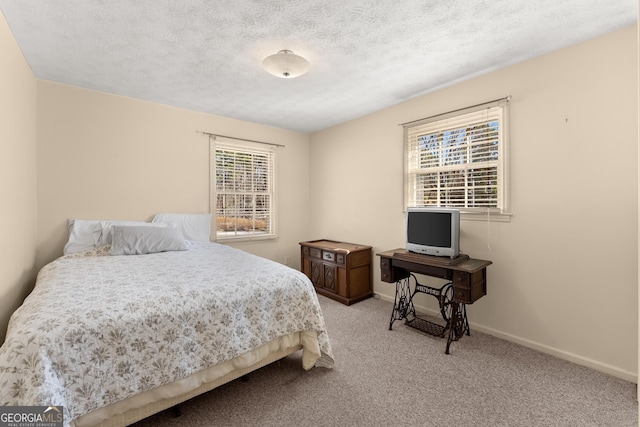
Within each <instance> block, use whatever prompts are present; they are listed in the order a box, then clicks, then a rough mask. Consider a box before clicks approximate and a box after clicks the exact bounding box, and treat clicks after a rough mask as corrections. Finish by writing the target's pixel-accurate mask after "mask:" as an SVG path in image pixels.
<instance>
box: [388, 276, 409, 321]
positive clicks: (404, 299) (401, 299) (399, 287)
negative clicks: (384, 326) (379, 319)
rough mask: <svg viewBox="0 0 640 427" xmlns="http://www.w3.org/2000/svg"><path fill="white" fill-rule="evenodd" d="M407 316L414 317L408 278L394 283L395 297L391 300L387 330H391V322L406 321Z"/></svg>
mask: <svg viewBox="0 0 640 427" xmlns="http://www.w3.org/2000/svg"><path fill="white" fill-rule="evenodd" d="M409 314H413V315H414V316H415V308H414V307H413V301H412V300H411V286H410V283H409V278H408V277H407V278H405V279H401V280H398V281H397V282H396V295H395V298H394V299H393V311H392V312H391V320H390V321H389V330H391V329H392V326H393V322H395V321H396V320H402V319H406V318H407V316H408V315H409Z"/></svg>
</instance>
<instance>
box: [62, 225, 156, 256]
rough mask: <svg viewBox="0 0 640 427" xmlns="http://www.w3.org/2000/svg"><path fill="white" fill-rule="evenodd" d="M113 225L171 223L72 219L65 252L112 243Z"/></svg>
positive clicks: (66, 253)
mask: <svg viewBox="0 0 640 427" xmlns="http://www.w3.org/2000/svg"><path fill="white" fill-rule="evenodd" d="M113 225H130V226H134V225H137V226H143V227H145V226H146V227H169V224H167V223H161V222H156V223H150V222H144V221H105V220H99V219H98V220H86V219H70V220H69V221H68V228H69V240H67V243H66V244H65V245H64V250H63V253H64V254H65V255H69V254H73V253H76V252H82V251H85V250H87V249H95V248H99V247H101V246H105V245H110V244H111V227H112V226H113Z"/></svg>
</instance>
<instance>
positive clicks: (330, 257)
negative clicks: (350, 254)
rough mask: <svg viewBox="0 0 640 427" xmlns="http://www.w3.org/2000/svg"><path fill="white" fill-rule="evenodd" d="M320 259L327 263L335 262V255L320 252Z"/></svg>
mask: <svg viewBox="0 0 640 427" xmlns="http://www.w3.org/2000/svg"><path fill="white" fill-rule="evenodd" d="M322 259H323V260H325V261H329V262H335V260H336V254H335V253H333V252H327V251H322Z"/></svg>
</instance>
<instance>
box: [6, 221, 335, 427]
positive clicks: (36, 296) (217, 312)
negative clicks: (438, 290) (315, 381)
mask: <svg viewBox="0 0 640 427" xmlns="http://www.w3.org/2000/svg"><path fill="white" fill-rule="evenodd" d="M70 223H71V222H70ZM166 224H168V225H167V226H166V227H164V226H163V224H162V223H161V222H160V221H158V222H157V224H156V226H154V227H147V225H146V224H145V226H142V225H141V224H135V225H130V224H127V225H114V223H111V224H109V226H108V228H109V230H108V231H109V232H108V233H106V232H105V226H104V222H102V224H100V226H99V227H98V226H96V227H95V228H96V229H98V228H100V232H99V233H98V232H95V233H94V236H93V237H91V238H90V239H89V240H90V241H89V244H88V245H84V246H83V245H79V246H77V247H76V248H74V250H69V251H67V250H66V249H67V247H68V246H69V242H68V243H67V246H65V252H67V254H66V255H64V256H62V257H60V258H58V259H57V260H55V261H53V262H51V263H50V264H48V265H46V266H45V267H43V268H42V270H41V271H40V272H39V274H38V277H37V280H36V286H35V288H34V290H33V292H32V293H31V294H30V295H29V297H27V299H26V300H25V301H24V303H23V305H22V306H21V307H20V308H18V310H16V312H15V313H14V314H13V316H12V317H11V320H10V322H9V328H8V331H7V336H6V340H5V343H4V344H3V345H2V347H0V404H1V405H5V406H6V405H12V406H13V405H15V406H27V405H29V406H31V405H44V406H62V407H64V420H65V421H64V424H65V426H75V427H83V426H92V425H104V426H113V425H128V424H131V423H133V422H135V421H138V420H140V419H142V418H145V417H147V416H149V415H151V414H153V413H156V412H159V411H161V410H163V409H166V408H169V407H171V406H174V405H176V404H177V403H180V402H182V401H184V400H186V399H189V398H191V397H193V396H196V395H198V394H200V393H203V392H206V391H208V390H211V389H213V388H215V387H217V386H219V385H221V384H224V383H226V382H228V381H231V380H233V379H235V378H238V377H240V376H242V375H245V374H247V373H248V372H251V371H252V370H255V369H258V368H260V367H262V366H264V365H266V364H268V363H271V362H273V361H276V360H279V359H280V358H282V357H285V356H287V355H289V354H291V353H293V352H296V351H300V350H301V351H302V368H303V369H306V370H309V369H311V368H312V367H314V366H317V367H326V368H331V367H333V364H334V361H333V354H332V350H331V344H330V341H329V337H328V335H327V332H326V328H325V323H324V318H323V316H322V311H321V309H320V306H319V304H318V299H317V296H316V294H315V291H314V290H313V286H312V285H311V283H310V282H309V280H308V278H307V277H306V276H305V275H304V274H302V273H301V272H299V271H297V270H293V269H291V268H289V267H286V266H284V265H281V264H278V263H276V262H273V261H269V260H267V259H264V258H260V257H258V256H255V255H251V254H249V253H246V252H243V251H241V250H238V249H234V248H231V247H228V246H225V245H220V244H216V243H209V242H204V241H196V240H189V239H188V237H189V236H188V232H187V233H185V230H184V229H183V230H180V227H177V228H176V227H174V226H172V224H171V223H170V222H168V223H166ZM166 224H165V225H166ZM75 225H76V228H77V229H80V228H81V227H80V223H79V222H76V224H75ZM159 230H160V231H159ZM107 234H108V236H107ZM158 234H160V235H162V238H158ZM185 234H186V237H187V238H184V237H185ZM121 235H124V237H122V236H121ZM169 235H171V236H170V238H169V237H167V236H169ZM96 236H97V237H96ZM119 236H120V237H119ZM132 236H133V237H132ZM145 236H146V237H145ZM149 236H152V237H149ZM76 237H78V236H76ZM127 239H128V240H127ZM145 239H146V240H145ZM72 240H73V231H70V242H71V241H72ZM76 240H77V239H76ZM207 240H208V236H207ZM123 241H124V243H123ZM158 242H160V243H158ZM105 243H106V244H105ZM154 244H155V245H156V246H155V247H154V246H153V245H154ZM171 245H174V246H171ZM86 246H88V247H86ZM123 247H124V253H123V249H122V248H123ZM167 247H171V249H169V250H157V249H166V248H167ZM150 248H151V249H150Z"/></svg>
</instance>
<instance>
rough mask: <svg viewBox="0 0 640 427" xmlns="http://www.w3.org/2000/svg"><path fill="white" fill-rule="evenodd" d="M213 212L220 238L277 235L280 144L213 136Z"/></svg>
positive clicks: (240, 238)
mask: <svg viewBox="0 0 640 427" xmlns="http://www.w3.org/2000/svg"><path fill="white" fill-rule="evenodd" d="M210 150H211V160H210V161H211V165H210V168H211V171H210V175H211V178H210V179H211V201H210V203H211V213H212V214H213V215H212V216H213V217H214V222H215V230H216V240H217V241H220V240H255V239H267V238H270V239H272V238H275V237H277V236H276V227H275V224H276V215H275V206H276V199H275V197H276V192H275V165H276V159H275V157H276V156H275V152H276V147H275V146H271V145H266V144H258V143H251V142H244V141H240V140H239V141H235V140H227V139H223V138H220V137H216V138H215V139H214V138H212V139H211V148H210Z"/></svg>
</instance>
